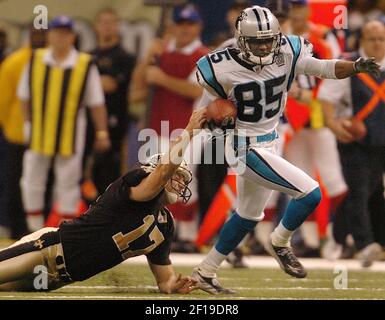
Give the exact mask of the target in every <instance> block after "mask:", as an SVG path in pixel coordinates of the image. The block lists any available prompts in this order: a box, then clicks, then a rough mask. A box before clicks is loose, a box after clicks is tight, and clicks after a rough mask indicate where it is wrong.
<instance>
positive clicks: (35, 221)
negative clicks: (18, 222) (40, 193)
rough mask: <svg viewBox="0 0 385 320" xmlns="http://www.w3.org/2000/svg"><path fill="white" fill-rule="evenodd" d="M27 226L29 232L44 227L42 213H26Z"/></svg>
mask: <svg viewBox="0 0 385 320" xmlns="http://www.w3.org/2000/svg"><path fill="white" fill-rule="evenodd" d="M27 226H28V230H29V231H30V232H35V231H37V230H40V229H41V228H43V227H44V216H43V215H42V214H33V215H32V214H27Z"/></svg>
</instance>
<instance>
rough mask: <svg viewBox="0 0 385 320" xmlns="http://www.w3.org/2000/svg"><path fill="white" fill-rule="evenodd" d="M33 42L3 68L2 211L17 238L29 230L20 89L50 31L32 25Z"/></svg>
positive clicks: (0, 73)
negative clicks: (4, 152) (4, 143)
mask: <svg viewBox="0 0 385 320" xmlns="http://www.w3.org/2000/svg"><path fill="white" fill-rule="evenodd" d="M29 42H30V44H29V45H27V46H24V47H22V48H20V49H19V50H17V51H15V52H14V53H12V54H11V55H9V56H8V57H7V58H6V59H5V60H4V61H3V64H2V67H1V69H0V88H1V95H0V125H1V127H2V128H3V133H4V136H5V139H6V141H7V159H6V162H5V167H4V172H5V174H6V176H5V179H6V181H7V188H4V210H3V212H2V214H3V215H5V217H6V219H7V220H9V227H10V231H11V234H10V236H11V237H12V238H13V239H18V238H20V237H22V236H24V235H25V234H27V233H28V229H27V225H26V221H25V213H24V209H23V204H22V201H21V191H20V185H19V181H20V178H21V173H22V163H23V155H24V151H25V145H24V136H23V123H24V119H23V115H22V110H21V105H20V100H19V99H18V98H17V95H16V91H17V85H18V83H19V80H20V77H21V73H22V71H23V69H24V67H25V65H26V64H27V63H28V62H29V61H30V59H31V56H32V50H34V49H37V48H42V47H44V46H45V42H46V30H44V29H35V28H34V27H33V26H31V28H30V30H29Z"/></svg>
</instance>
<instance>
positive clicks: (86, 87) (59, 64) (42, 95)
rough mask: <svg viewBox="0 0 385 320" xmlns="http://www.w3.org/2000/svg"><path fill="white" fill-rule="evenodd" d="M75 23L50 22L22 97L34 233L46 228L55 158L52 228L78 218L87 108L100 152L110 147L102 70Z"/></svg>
mask: <svg viewBox="0 0 385 320" xmlns="http://www.w3.org/2000/svg"><path fill="white" fill-rule="evenodd" d="M74 42H75V34H74V30H73V21H72V20H71V19H70V18H69V17H67V16H59V17H56V18H54V19H53V20H52V21H51V22H50V24H49V31H48V45H49V47H48V48H47V49H38V50H36V51H35V52H34V54H33V57H32V59H31V63H30V64H29V65H27V66H26V67H25V69H24V71H23V75H22V77H21V80H20V83H19V86H18V91H17V95H18V98H19V99H20V100H21V102H22V107H23V110H24V117H25V125H24V126H25V129H24V130H25V139H26V141H28V142H29V144H28V149H27V151H26V152H25V153H24V157H23V173H22V178H21V181H20V183H21V190H22V199H23V204H24V209H25V211H26V213H27V223H28V228H29V230H30V231H36V230H38V229H40V228H42V227H43V225H44V216H43V213H42V210H43V207H44V192H45V187H46V180H47V175H48V169H49V167H50V165H51V161H52V160H54V174H55V183H54V200H56V201H57V207H56V206H54V207H53V210H52V211H51V214H50V216H49V217H48V220H47V222H46V226H52V227H56V226H58V224H59V223H60V222H61V220H62V219H70V218H73V217H74V216H75V214H76V212H77V206H78V203H79V200H80V188H79V183H80V179H81V175H82V158H83V151H84V143H85V129H86V116H85V108H84V107H85V106H87V107H89V108H90V111H91V116H92V119H93V121H94V125H95V130H96V141H95V149H96V151H99V152H104V151H106V150H108V149H109V147H110V140H109V134H108V130H107V117H106V115H107V111H106V108H105V106H104V95H103V90H102V87H101V82H100V76H99V72H98V70H97V68H96V66H95V65H93V64H92V57H91V56H90V55H88V54H85V53H81V52H78V51H77V50H76V49H75V48H74V47H73V45H74Z"/></svg>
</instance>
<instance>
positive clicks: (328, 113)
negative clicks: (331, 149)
mask: <svg viewBox="0 0 385 320" xmlns="http://www.w3.org/2000/svg"><path fill="white" fill-rule="evenodd" d="M361 34H362V38H361V39H360V49H359V51H358V52H356V53H354V54H352V56H351V59H352V60H354V59H355V58H358V57H360V56H361V57H363V58H366V57H375V59H376V62H377V63H378V64H380V65H382V66H385V26H384V24H383V23H382V22H380V21H371V22H368V23H366V24H365V25H364V27H363V28H362V31H361ZM384 86H385V72H381V74H380V75H379V76H377V77H374V76H372V75H365V76H362V75H361V74H357V75H356V76H353V77H352V78H351V79H350V78H348V79H344V80H339V81H335V80H326V81H324V82H323V83H322V85H321V88H320V91H319V93H318V98H319V99H320V100H321V101H322V104H323V108H324V114H325V121H326V124H327V126H328V127H329V128H330V129H331V130H332V131H333V133H334V134H335V135H336V137H337V139H338V140H339V144H338V150H339V153H340V157H341V162H342V169H343V174H344V177H345V180H346V182H347V184H348V188H349V193H348V195H347V197H346V199H345V201H344V202H343V204H342V205H341V207H340V208H339V209H338V211H337V215H336V217H335V222H334V228H333V235H334V237H335V240H336V241H337V243H338V244H339V245H340V246H342V245H343V244H344V241H345V237H346V235H347V234H348V233H351V234H352V235H353V239H354V242H355V246H356V248H357V249H358V250H359V252H358V258H359V259H360V261H361V264H362V266H363V267H369V266H371V265H372V263H373V261H374V260H376V259H377V258H379V256H380V254H381V252H382V248H381V246H380V245H379V244H378V243H377V242H375V241H376V239H375V237H374V233H373V224H372V222H371V219H370V212H369V208H370V205H369V200H370V198H371V196H372V195H373V194H374V193H376V194H377V193H378V195H379V197H380V201H378V202H377V203H378V205H377V206H376V207H375V208H373V206H371V209H372V211H374V213H375V214H376V215H377V217H378V218H377V221H376V222H375V224H382V225H384V221H385V207H384V198H383V173H384V170H385V126H384V123H385V99H384V94H383V93H384V89H383V88H384ZM376 96H377V98H376ZM368 105H372V107H374V108H373V109H371V110H372V111H371V112H370V113H369V114H368V116H367V118H366V119H365V121H364V123H365V126H366V128H367V135H366V136H365V137H364V138H363V139H362V140H359V141H357V140H355V138H354V136H353V135H352V134H351V132H350V131H349V130H348V128H349V126H350V125H351V122H350V118H351V117H352V116H353V115H354V116H357V114H358V113H361V112H362V111H363V110H366V109H368V107H367V106H368ZM378 188H381V189H382V192H377V190H378ZM381 198H382V199H381ZM381 200H382V201H381Z"/></svg>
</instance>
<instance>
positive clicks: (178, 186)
mask: <svg viewBox="0 0 385 320" xmlns="http://www.w3.org/2000/svg"><path fill="white" fill-rule="evenodd" d="M163 156H164V153H157V154H154V155H153V156H151V157H150V158H149V160H148V161H147V163H145V164H143V165H142V166H141V167H142V169H144V170H145V171H147V172H153V171H154V170H155V168H156V167H157V166H158V165H159V164H160V163H161V160H162V157H163ZM175 174H179V175H181V176H182V178H183V182H181V181H180V180H176V179H174V178H171V188H172V189H173V191H174V193H175V194H176V195H177V197H180V198H182V202H183V203H187V202H188V201H189V200H190V198H191V195H192V192H191V190H190V188H189V187H188V185H189V184H190V182H191V181H192V172H191V171H190V170H189V168H188V165H187V163H186V161H185V160H183V161H182V163H181V164H180V165H179V168H178V169H177V170H176V172H175ZM165 191H166V192H168V191H167V190H165ZM171 198H173V197H171Z"/></svg>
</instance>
